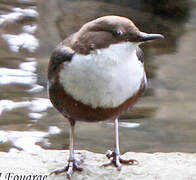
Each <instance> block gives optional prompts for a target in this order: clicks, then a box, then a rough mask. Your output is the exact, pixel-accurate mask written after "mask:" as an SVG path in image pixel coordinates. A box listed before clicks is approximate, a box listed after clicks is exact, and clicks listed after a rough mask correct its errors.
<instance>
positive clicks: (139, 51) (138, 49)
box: [136, 47, 144, 63]
mask: <svg viewBox="0 0 196 180" xmlns="http://www.w3.org/2000/svg"><path fill="white" fill-rule="evenodd" d="M136 55H137V57H138V59H139V60H140V61H141V62H142V63H143V62H144V53H143V51H142V50H141V48H139V47H138V48H137V49H136Z"/></svg>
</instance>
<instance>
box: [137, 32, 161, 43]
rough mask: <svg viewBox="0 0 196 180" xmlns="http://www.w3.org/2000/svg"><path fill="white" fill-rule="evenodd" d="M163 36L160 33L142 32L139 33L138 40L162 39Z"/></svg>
mask: <svg viewBox="0 0 196 180" xmlns="http://www.w3.org/2000/svg"><path fill="white" fill-rule="evenodd" d="M163 38H164V36H163V35H161V34H148V33H144V32H140V33H139V42H145V41H150V40H154V39H163Z"/></svg>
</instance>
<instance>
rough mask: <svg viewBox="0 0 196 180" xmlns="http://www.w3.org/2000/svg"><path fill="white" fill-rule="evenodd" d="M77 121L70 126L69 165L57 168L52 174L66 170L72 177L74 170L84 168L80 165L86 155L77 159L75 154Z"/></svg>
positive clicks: (68, 175)
mask: <svg viewBox="0 0 196 180" xmlns="http://www.w3.org/2000/svg"><path fill="white" fill-rule="evenodd" d="M74 125H75V123H71V127H70V142H69V160H68V164H67V166H65V167H64V168H62V169H59V170H55V171H53V172H52V173H51V174H60V173H63V172H66V174H67V177H68V179H70V178H71V175H72V174H73V172H74V171H82V168H81V167H80V166H79V165H80V164H81V163H82V162H83V160H84V157H83V156H82V158H81V159H80V160H78V159H76V158H75V156H74V127H75V126H74Z"/></svg>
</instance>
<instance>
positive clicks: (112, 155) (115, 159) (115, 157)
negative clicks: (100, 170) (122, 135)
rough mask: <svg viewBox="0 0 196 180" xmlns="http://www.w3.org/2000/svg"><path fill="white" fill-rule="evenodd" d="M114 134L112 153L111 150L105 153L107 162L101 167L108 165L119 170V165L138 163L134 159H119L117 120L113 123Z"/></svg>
mask: <svg viewBox="0 0 196 180" xmlns="http://www.w3.org/2000/svg"><path fill="white" fill-rule="evenodd" d="M114 132H115V143H114V144H115V149H114V151H113V152H112V151H111V150H108V151H107V153H106V157H107V158H108V159H109V161H108V162H106V163H105V164H103V166H108V165H112V164H113V165H114V166H116V167H117V168H118V170H120V169H121V166H122V165H121V163H122V164H134V163H138V161H137V160H134V159H127V160H126V159H122V158H121V157H120V150H119V134H118V119H115V122H114Z"/></svg>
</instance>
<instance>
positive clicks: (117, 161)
mask: <svg viewBox="0 0 196 180" xmlns="http://www.w3.org/2000/svg"><path fill="white" fill-rule="evenodd" d="M106 157H107V158H108V159H109V161H108V162H106V163H104V164H103V165H102V166H104V167H106V166H109V165H112V164H113V165H114V166H115V167H117V169H118V170H121V167H122V164H130V165H133V164H139V162H138V161H137V160H135V159H122V158H121V157H120V154H119V153H116V152H115V151H114V152H112V151H111V150H108V151H107V152H106Z"/></svg>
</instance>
